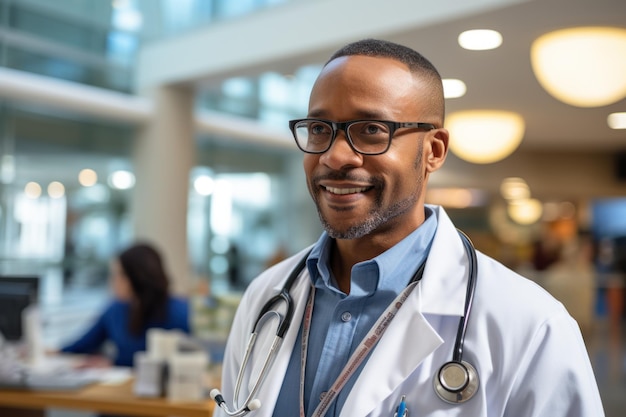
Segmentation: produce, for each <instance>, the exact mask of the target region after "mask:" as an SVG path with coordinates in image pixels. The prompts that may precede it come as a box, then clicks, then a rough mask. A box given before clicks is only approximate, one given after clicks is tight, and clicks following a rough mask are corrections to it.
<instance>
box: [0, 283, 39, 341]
mask: <svg viewBox="0 0 626 417" xmlns="http://www.w3.org/2000/svg"><path fill="white" fill-rule="evenodd" d="M38 297H39V277H37V276H17V275H12V276H6V275H0V334H1V335H2V337H3V338H4V340H7V341H19V340H21V339H22V338H23V328H22V313H23V311H24V309H25V308H26V307H28V306H29V305H31V304H36V303H37V301H38Z"/></svg>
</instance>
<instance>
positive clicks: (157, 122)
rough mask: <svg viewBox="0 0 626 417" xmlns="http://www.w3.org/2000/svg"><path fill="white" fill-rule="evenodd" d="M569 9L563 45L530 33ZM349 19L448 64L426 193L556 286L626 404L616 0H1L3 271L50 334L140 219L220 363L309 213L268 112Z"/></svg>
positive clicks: (530, 274) (101, 283) (481, 241)
mask: <svg viewBox="0 0 626 417" xmlns="http://www.w3.org/2000/svg"><path fill="white" fill-rule="evenodd" d="M574 30H581V32H580V33H581V34H579V35H578V36H579V39H580V38H582V39H583V40H584V42H583V43H582V44H579V45H578V46H574V47H573V49H574V54H573V57H571V58H570V57H568V56H567V54H566V52H567V50H568V48H569V47H570V46H571V45H569V44H568V43H567V42H568V40H563V41H562V42H563V43H562V44H558V46H556V49H553V50H550V49H547V52H544V51H543V50H541V49H540V48H541V47H546V48H549V47H550V45H548V44H547V43H548V41H550V40H554V39H553V38H554V37H548V36H547V35H555V36H556V35H557V34H559V35H560V34H563V35H567V34H570V32H573V31H574ZM477 31H478V33H477ZM472 34H474V35H476V34H478V35H483V36H485V35H491V36H495V37H494V38H490V39H487V41H488V44H486V45H477V46H476V45H467V44H465V43H464V40H465V39H466V38H467V37H469V36H470V35H472ZM604 36H606V37H607V38H604ZM612 36H614V37H615V39H613V38H610V37H612ZM620 36H621V38H620ZM369 37H373V38H383V39H387V40H391V41H395V42H398V43H402V44H405V45H407V46H410V47H412V48H414V49H416V50H418V51H420V52H421V53H423V54H424V55H425V56H426V57H427V58H428V59H429V60H431V61H432V62H433V64H434V65H435V66H436V67H437V68H438V70H439V71H440V73H441V75H442V77H443V78H444V87H445V92H446V108H447V117H448V118H447V121H446V123H447V124H448V125H447V127H448V128H449V130H450V132H451V141H455V142H454V143H451V144H450V148H451V149H450V153H449V156H448V159H447V161H446V164H445V165H444V167H443V168H442V169H441V170H440V171H439V172H437V173H435V174H434V175H433V176H432V177H431V179H430V185H429V190H428V194H427V196H426V201H427V203H432V204H441V205H443V206H444V207H445V208H446V210H447V211H448V213H449V214H450V216H451V218H452V220H453V221H454V222H455V223H456V225H457V226H458V227H459V228H460V229H462V230H464V231H465V232H466V233H467V234H468V235H469V237H470V238H471V239H472V241H473V243H474V244H475V246H476V248H477V249H478V250H480V251H482V252H484V253H486V254H488V255H490V256H492V257H494V258H495V259H497V260H499V261H501V262H503V263H504V264H505V265H507V266H508V267H509V268H511V269H513V270H516V271H518V272H520V273H521V274H522V275H524V276H526V277H527V278H528V279H531V280H534V281H536V282H537V283H538V284H539V285H541V286H543V287H544V288H545V289H546V290H547V291H549V292H551V293H552V294H553V295H554V296H555V297H556V298H558V299H559V300H560V301H561V302H563V304H564V305H565V306H566V307H567V309H568V310H569V311H570V313H571V314H572V316H573V317H574V318H575V319H576V320H577V321H578V323H579V325H580V328H581V331H582V333H583V336H584V338H585V341H586V344H587V348H588V350H589V353H590V357H591V360H592V363H593V366H594V369H595V372H596V377H597V378H598V383H599V386H600V389H601V394H602V397H603V401H604V403H605V409H606V415H607V416H608V417H617V416H623V415H624V413H625V412H626V397H624V395H623V392H624V390H625V389H626V345H625V343H626V337H625V336H624V329H625V327H624V322H625V318H626V309H625V308H624V301H625V296H626V295H625V294H626V292H625V289H624V284H625V283H626V77H624V74H626V2H624V1H623V0H484V1H478V0H475V1H474V0H470V1H465V0H446V1H441V2H424V1H412V0H388V1H386V2H385V3H384V7H381V6H380V4H379V3H378V2H374V1H362V0H332V1H330V0H158V1H156V0H89V1H84V0H55V1H53V2H51V1H47V0H0V282H1V281H2V280H3V279H4V278H5V277H26V278H28V277H35V278H36V279H37V280H38V283H39V284H38V294H37V303H38V306H39V309H40V311H41V313H42V314H41V317H42V322H41V329H42V339H43V343H44V345H45V346H46V348H48V349H55V348H58V347H59V346H61V345H62V344H63V343H65V342H67V341H68V340H70V339H72V338H74V337H75V336H76V335H78V334H80V333H81V332H82V331H83V330H84V329H85V328H86V326H88V324H89V323H90V322H91V321H92V320H93V319H94V318H95V317H96V316H97V314H98V313H99V312H100V310H101V309H102V308H103V306H104V305H105V303H106V302H107V300H108V297H109V296H110V288H109V282H108V276H109V261H110V259H111V258H112V257H113V256H115V254H116V253H118V252H119V251H120V250H121V249H123V248H125V247H126V246H128V245H130V244H131V243H132V242H134V241H136V240H148V241H150V242H153V243H154V244H155V245H157V246H158V247H159V248H160V249H161V250H162V252H163V254H164V257H165V260H166V264H167V268H168V271H169V273H170V277H171V286H172V288H173V290H174V292H175V293H176V294H179V295H181V296H184V297H188V298H189V299H190V300H191V306H192V307H191V308H192V312H191V314H192V325H193V326H192V327H193V329H192V331H193V335H194V337H195V338H197V339H198V340H201V341H203V342H204V343H205V346H206V347H207V349H208V351H209V354H210V355H209V360H210V363H211V365H210V366H212V367H215V369H219V362H220V360H221V356H220V355H221V352H222V349H223V344H224V342H225V339H226V337H227V334H228V330H229V325H230V321H231V320H232V316H233V314H234V311H235V309H236V307H237V304H238V300H239V297H240V296H241V294H242V292H243V291H244V290H245V288H246V286H247V285H248V283H249V282H250V281H251V280H252V279H254V277H255V276H256V275H257V274H259V273H260V272H261V271H262V270H264V269H265V268H266V267H267V266H269V265H271V264H273V263H275V262H278V261H279V260H281V259H283V258H285V257H286V256H289V255H291V254H293V253H295V252H297V251H299V250H300V249H303V248H304V247H305V246H307V245H309V244H312V243H313V242H315V241H316V239H317V237H318V235H319V233H320V232H321V228H320V225H319V221H318V216H317V212H316V210H315V207H314V205H313V203H312V202H311V199H310V196H309V193H308V190H307V187H306V184H305V179H304V174H303V171H302V153H301V152H300V151H299V150H298V149H297V147H296V146H295V142H294V140H293V138H292V136H291V133H290V132H289V129H288V120H290V119H295V118H302V117H306V115H307V106H308V95H309V92H310V89H311V86H312V84H313V82H314V81H315V78H316V77H317V75H318V73H319V71H320V69H321V67H322V66H323V64H324V63H325V61H326V59H327V58H328V57H329V56H330V54H331V53H332V52H333V51H334V50H336V49H337V48H339V47H340V46H342V45H343V44H345V43H347V42H350V41H354V40H358V39H362V38H369ZM540 41H545V42H540ZM489 42H491V43H489ZM572 42H573V41H572ZM586 42H588V43H586ZM593 42H598V43H593ZM580 45H582V46H580ZM581 48H588V49H585V50H584V51H583V52H581ZM554 51H558V52H559V54H560V53H561V52H562V53H563V55H562V56H561V55H559V57H558V59H557V60H556V61H561V62H562V63H565V64H566V68H565V69H563V70H561V71H563V72H561V73H559V72H558V71H559V69H558V68H554V67H553V66H554V65H555V62H554V61H555V60H552V61H551V62H548V63H547V64H546V63H545V62H543V61H542V59H544V58H546V57H547V58H549V57H551V56H552V57H553V56H554V55H555V54H556V52H554ZM602 52H608V54H607V55H608V56H607V57H604V56H602ZM602 59H607V61H601V60H602ZM544 64H546V66H544ZM551 65H552V66H551ZM575 69H581V71H585V72H582V73H581V74H580V75H578V74H575V71H574V70H575ZM596 70H598V71H599V72H598V73H597V74H596V73H594V72H593V71H596ZM602 70H604V72H602ZM568 77H569V78H572V79H573V81H572V82H571V83H570V84H569V85H566V86H565V87H564V88H565V90H566V91H565V92H562V91H561V90H560V88H561V87H562V86H553V85H552V84H551V82H553V81H555V82H557V81H560V80H563V79H564V78H568ZM576 77H580V78H576ZM611 77H615V78H611ZM580 80H582V81H580ZM557 84H558V82H557ZM572 86H582V87H584V88H583V91H580V92H579V91H573V92H571V93H572V94H571V95H569V93H570V91H567V90H568V88H571V87H572ZM509 122H511V123H512V124H511V125H510V126H509V125H508V123H509ZM483 123H485V124H483ZM490 123H493V124H490ZM466 134H467V137H466V136H465V135H466ZM509 134H510V136H511V137H510V142H507V140H508V135H509ZM505 142H506V143H505ZM494 144H495V145H501V146H500V147H499V149H490V146H491V145H494ZM0 288H1V287H0ZM0 296H1V294H0ZM2 314H4V313H3V310H2V307H1V306H0V315H2ZM512 325H513V323H512ZM55 413H56V414H55ZM49 414H50V415H52V416H59V417H60V416H63V415H68V416H70V415H72V416H73V415H74V414H71V413H70V412H69V411H67V412H61V411H58V410H57V411H55V410H50V411H49ZM80 415H83V414H80Z"/></svg>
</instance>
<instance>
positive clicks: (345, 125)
mask: <svg viewBox="0 0 626 417" xmlns="http://www.w3.org/2000/svg"><path fill="white" fill-rule="evenodd" d="M301 122H320V123H326V124H327V125H329V126H330V127H331V128H332V136H331V138H330V140H329V141H328V146H327V147H326V149H323V150H319V151H310V150H307V149H303V148H302V146H300V142H299V141H298V137H297V134H296V125H297V124H298V123H301ZM363 122H372V123H382V124H384V125H386V126H387V127H388V128H389V140H388V141H387V147H385V149H384V150H382V151H380V152H362V151H360V150H358V149H357V148H356V146H355V145H354V142H352V138H351V137H350V126H351V125H353V124H354V123H363ZM400 128H412V129H425V130H427V131H428V130H433V129H436V128H437V127H436V126H435V125H434V124H432V123H424V122H394V121H391V120H374V119H359V120H348V121H346V122H334V121H332V120H326V119H315V118H304V119H294V120H290V121H289V129H290V130H291V134H292V135H293V138H294V140H295V141H296V145H297V146H298V148H299V149H300V150H301V151H302V152H304V153H308V154H322V153H324V152H326V151H328V150H329V149H330V148H331V146H333V143H335V139H336V138H337V132H338V131H339V130H343V131H344V133H345V134H346V139H348V143H349V144H350V147H351V148H352V150H353V151H354V152H356V153H359V154H361V155H382V154H384V153H385V152H387V151H388V150H389V148H390V147H391V140H392V139H393V136H394V135H395V133H396V130H398V129H400Z"/></svg>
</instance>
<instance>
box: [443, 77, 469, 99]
mask: <svg viewBox="0 0 626 417" xmlns="http://www.w3.org/2000/svg"><path fill="white" fill-rule="evenodd" d="M442 81H443V96H444V97H445V98H458V97H463V96H464V95H465V92H466V91H467V87H466V86H465V83H464V82H463V81H461V80H457V79H455V78H445V79H443V80H442Z"/></svg>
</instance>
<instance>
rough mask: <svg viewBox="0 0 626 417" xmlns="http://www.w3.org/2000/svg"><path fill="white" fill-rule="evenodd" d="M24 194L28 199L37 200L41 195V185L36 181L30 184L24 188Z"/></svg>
mask: <svg viewBox="0 0 626 417" xmlns="http://www.w3.org/2000/svg"><path fill="white" fill-rule="evenodd" d="M24 194H26V197H28V198H31V199H37V198H39V196H40V195H41V185H39V184H37V183H36V182H34V181H31V182H29V183H28V184H26V186H25V187H24Z"/></svg>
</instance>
